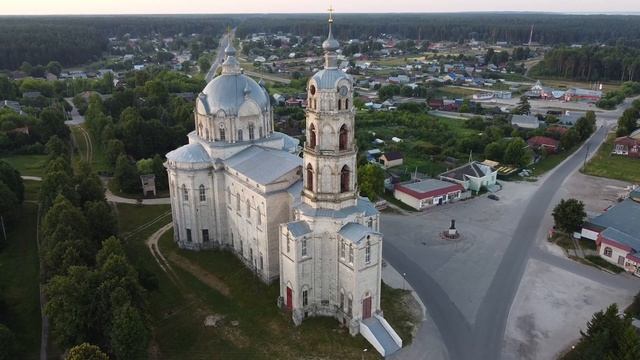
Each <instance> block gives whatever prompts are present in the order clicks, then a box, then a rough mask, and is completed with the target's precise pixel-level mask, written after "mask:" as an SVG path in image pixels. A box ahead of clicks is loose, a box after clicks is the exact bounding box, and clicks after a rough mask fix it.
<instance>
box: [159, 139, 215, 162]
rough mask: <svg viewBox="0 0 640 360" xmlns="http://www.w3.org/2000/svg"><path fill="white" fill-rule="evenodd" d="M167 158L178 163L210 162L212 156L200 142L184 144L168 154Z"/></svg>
mask: <svg viewBox="0 0 640 360" xmlns="http://www.w3.org/2000/svg"><path fill="white" fill-rule="evenodd" d="M167 159H169V160H172V161H175V162H178V163H208V162H211V157H210V156H209V154H208V153H207V151H206V150H205V149H204V147H202V145H200V144H199V143H195V144H189V145H184V146H182V147H179V148H177V149H175V150H173V151H172V152H170V153H168V154H167Z"/></svg>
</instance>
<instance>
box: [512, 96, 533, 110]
mask: <svg viewBox="0 0 640 360" xmlns="http://www.w3.org/2000/svg"><path fill="white" fill-rule="evenodd" d="M512 113H513V114H519V115H529V114H530V113H531V104H529V98H527V97H526V96H522V97H520V102H519V103H518V106H516V107H515V108H514V109H513V111H512Z"/></svg>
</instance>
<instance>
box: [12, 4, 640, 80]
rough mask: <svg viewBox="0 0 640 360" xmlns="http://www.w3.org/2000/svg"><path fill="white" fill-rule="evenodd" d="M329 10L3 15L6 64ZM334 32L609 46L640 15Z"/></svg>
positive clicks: (639, 30)
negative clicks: (113, 40) (113, 41)
mask: <svg viewBox="0 0 640 360" xmlns="http://www.w3.org/2000/svg"><path fill="white" fill-rule="evenodd" d="M326 17H327V16H326V14H313V15H300V14H292V15H284V14H275V15H173V16H169V15H165V16H159V15H154V16H92V17H87V16H84V17H81V16H67V17H64V16H50V17H0V69H8V70H15V69H17V68H18V67H19V66H20V65H21V64H22V63H23V62H24V61H26V62H29V63H30V64H32V65H34V66H35V65H42V66H44V65H46V64H48V63H49V62H50V61H58V62H60V63H61V64H62V65H63V66H65V67H68V66H74V65H79V64H84V63H87V62H90V61H93V60H97V59H99V58H100V57H101V56H102V54H103V53H104V52H105V51H106V50H107V48H108V38H109V37H119V36H123V35H125V34H129V35H130V36H131V37H132V38H135V37H141V36H145V35H150V34H158V35H160V36H173V35H175V34H207V33H208V34H220V33H222V32H224V31H225V30H226V29H227V27H229V26H238V32H237V35H238V36H239V37H241V38H242V37H245V36H247V35H249V34H251V33H258V32H271V33H276V32H284V33H292V34H296V35H300V36H321V35H324V34H325V33H326ZM337 24H338V25H339V26H336V30H335V35H336V36H337V37H338V38H339V39H341V40H347V39H351V38H359V39H366V38H368V37H370V36H379V35H381V34H391V35H394V36H397V37H400V38H407V39H420V40H427V41H443V40H446V41H456V42H457V41H462V40H464V39H470V38H475V39H476V40H482V41H487V42H496V41H508V42H511V43H514V44H521V43H525V42H527V41H528V40H529V33H530V30H531V26H532V25H534V26H535V31H534V34H533V41H535V42H539V43H542V44H545V45H559V44H566V45H569V44H573V43H583V44H584V43H588V44H593V43H604V44H610V45H625V46H640V21H638V17H637V16H618V15H616V16H614V15H606V16H605V15H560V14H519V13H509V14H506V13H460V14H393V15H386V14H358V15H355V14H339V15H338V18H337Z"/></svg>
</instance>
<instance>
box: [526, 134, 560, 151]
mask: <svg viewBox="0 0 640 360" xmlns="http://www.w3.org/2000/svg"><path fill="white" fill-rule="evenodd" d="M527 144H529V147H531V148H532V149H534V150H543V149H544V150H546V151H548V152H553V153H555V152H557V151H558V149H559V148H560V141H558V140H556V139H552V138H550V137H546V136H534V137H532V138H530V139H529V140H527Z"/></svg>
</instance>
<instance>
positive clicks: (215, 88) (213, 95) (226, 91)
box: [198, 74, 270, 115]
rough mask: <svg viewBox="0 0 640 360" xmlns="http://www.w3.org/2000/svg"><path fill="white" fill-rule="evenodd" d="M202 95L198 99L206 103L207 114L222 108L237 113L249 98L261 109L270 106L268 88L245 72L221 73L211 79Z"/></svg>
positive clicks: (266, 108) (233, 113) (229, 113)
mask: <svg viewBox="0 0 640 360" xmlns="http://www.w3.org/2000/svg"><path fill="white" fill-rule="evenodd" d="M202 95H203V96H200V97H199V98H198V101H202V102H203V103H204V104H203V105H204V108H205V109H206V111H207V114H214V115H215V114H216V113H217V112H218V111H220V110H222V111H224V112H225V114H227V115H236V114H238V111H239V109H240V107H241V106H242V104H244V103H245V102H246V101H247V100H248V99H252V100H253V101H255V102H256V103H257V104H258V106H259V107H260V110H261V111H267V110H268V109H269V106H270V101H269V96H268V95H267V92H266V90H265V89H263V88H262V87H261V86H260V85H258V83H257V82H255V80H253V79H252V78H250V77H248V76H246V75H244V74H223V75H220V76H218V77H216V78H214V79H213V80H211V82H210V83H209V84H208V85H207V86H206V87H205V88H204V90H202ZM256 115H258V114H256Z"/></svg>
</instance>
